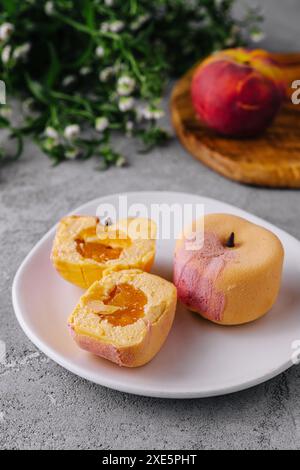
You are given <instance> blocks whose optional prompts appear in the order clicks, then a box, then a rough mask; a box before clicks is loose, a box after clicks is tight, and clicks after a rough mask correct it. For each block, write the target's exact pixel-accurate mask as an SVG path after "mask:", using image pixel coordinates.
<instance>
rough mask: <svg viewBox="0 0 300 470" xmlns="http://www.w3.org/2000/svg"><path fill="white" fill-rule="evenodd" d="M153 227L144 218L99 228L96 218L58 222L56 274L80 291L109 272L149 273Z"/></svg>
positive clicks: (72, 217)
mask: <svg viewBox="0 0 300 470" xmlns="http://www.w3.org/2000/svg"><path fill="white" fill-rule="evenodd" d="M155 238H156V225H155V223H154V222H153V221H151V220H149V219H143V218H132V219H122V220H120V221H119V222H117V223H116V224H113V225H105V224H101V223H100V221H99V219H98V218H97V217H93V216H78V215H72V216H67V217H64V218H63V219H61V221H60V222H59V224H58V227H57V231H56V236H55V240H54V243H53V248H52V253H51V260H52V263H53V265H54V267H55V268H56V270H57V271H58V272H59V274H60V275H61V276H62V277H63V278H64V279H66V280H67V281H69V282H71V283H72V284H76V285H77V286H79V287H82V288H83V289H86V288H88V287H89V286H90V285H91V284H92V283H93V282H95V281H96V280H99V279H101V277H102V276H103V275H104V274H105V273H106V272H109V271H120V270H123V269H134V268H135V269H141V270H143V271H149V270H150V269H151V266H152V264H153V261H154V257H155Z"/></svg>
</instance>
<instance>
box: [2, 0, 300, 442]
mask: <svg viewBox="0 0 300 470" xmlns="http://www.w3.org/2000/svg"><path fill="white" fill-rule="evenodd" d="M263 3H264V4H265V5H266V12H267V14H268V22H267V30H268V32H270V33H271V42H270V47H272V48H273V49H274V48H276V47H275V43H274V41H277V42H276V44H277V46H278V47H277V48H278V49H280V48H281V47H282V48H283V49H286V48H288V47H291V48H292V47H294V48H298V49H299V50H300V45H299V44H298V46H297V47H295V44H294V42H293V41H294V40H295V41H296V40H297V41H299V37H298V34H296V33H297V32H298V19H299V15H300V5H299V2H297V0H294V1H286V2H280V1H272V2H271V1H270V0H269V1H265V2H263ZM283 3H284V5H283ZM279 24H280V25H281V27H280V30H279V29H278V25H279ZM278 38H279V39H278ZM266 45H268V39H266ZM116 143H117V145H118V146H119V148H121V149H122V150H123V151H124V152H125V153H126V154H127V155H128V156H129V161H130V167H129V168H126V169H125V168H124V169H118V168H113V169H111V170H110V171H109V172H106V173H100V172H97V171H95V167H96V162H95V160H91V161H88V162H86V163H83V164H82V163H78V162H72V163H68V164H63V165H61V166H59V167H58V168H54V169H53V168H51V167H50V165H49V161H48V160H47V158H46V157H45V156H43V155H42V154H41V153H39V151H38V150H37V149H36V147H35V146H34V145H33V144H31V143H28V145H27V147H26V153H25V155H24V158H23V159H22V160H21V161H20V162H18V163H16V164H14V165H12V166H9V167H6V168H5V169H4V170H3V171H2V173H1V183H0V234H1V258H0V259H1V271H0V273H1V274H0V294H1V295H0V298H1V301H0V339H1V340H2V341H5V342H6V345H7V353H8V357H7V363H6V364H5V365H0V448H5V449H11V448H21V449H24V448H26V449H40V448H42V449H55V448H72V449H73V448H74V449H78V448H84V449H86V448H90V449H170V448H171V449H216V448H217V449H218V448H225V449H275V448H278V449H300V394H299V389H300V368H299V367H296V366H295V367H293V368H292V369H290V370H289V371H288V372H286V373H284V374H282V375H280V376H279V377H277V378H275V379H273V380H271V381H269V382H267V383H265V384H263V385H260V386H257V387H255V388H253V389H250V390H247V391H243V392H240V393H236V394H234V395H230V396H224V397H218V398H210V399H204V400H203V399H202V400H190V401H180V400H163V399H150V398H143V397H137V396H131V395H127V394H124V393H119V392H115V391H111V390H108V389H106V388H104V387H100V386H97V385H94V384H92V383H89V382H87V381H85V380H82V379H80V378H78V377H76V376H75V375H73V374H71V373H69V372H67V371H66V370H64V369H62V368H61V367H60V366H58V365H57V364H55V363H54V362H52V361H51V360H49V359H47V358H46V357H45V356H44V355H43V354H42V353H39V352H38V351H37V350H36V348H35V347H34V346H33V344H32V343H31V342H30V341H29V340H28V339H27V338H26V337H25V335H24V334H23V332H22V331H21V329H20V327H19V326H18V324H17V321H16V319H15V317H14V313H13V309H12V305H11V284H12V280H13V276H14V273H15V272H16V270H17V268H18V266H19V264H20V263H21V261H22V260H23V258H24V257H25V255H26V254H27V253H28V251H29V250H30V249H31V248H32V246H33V245H34V244H35V243H36V242H37V241H38V240H39V238H40V237H41V236H42V235H43V234H44V233H45V231H47V230H48V229H49V228H50V227H51V226H52V225H53V224H54V223H55V222H56V221H57V220H58V219H59V217H61V216H62V215H64V214H65V213H66V212H68V211H70V210H71V209H73V208H74V207H76V206H78V205H79V204H82V203H84V202H86V201H87V200H89V199H92V198H95V197H98V196H102V195H105V194H108V193H112V192H119V191H127V190H145V189H157V190H162V189H170V190H178V191H189V192H195V193H197V194H201V195H205V196H210V197H214V198H218V199H221V200H224V201H226V202H229V203H232V204H236V205H238V206H240V207H242V208H244V209H246V210H249V211H252V212H253V213H255V214H257V215H258V216H260V217H264V218H266V219H267V220H269V221H270V222H272V223H274V224H277V225H278V226H279V227H281V228H283V229H285V230H287V231H288V232H290V233H291V234H293V235H294V236H296V237H297V238H299V239H300V223H299V220H300V217H299V215H300V213H299V212H300V209H299V192H297V191H288V190H286V191H285V190H266V189H255V188H251V187H247V186H241V185H238V184H235V183H233V182H230V181H228V180H225V179H223V178H222V177H220V176H218V175H217V174H215V173H213V172H212V171H210V170H208V169H207V168H205V167H203V166H201V165H200V164H199V163H197V162H196V161H194V160H193V159H192V158H191V157H190V156H189V155H188V154H187V153H186V152H185V151H184V150H183V149H182V148H181V146H180V145H179V144H178V143H177V142H176V141H174V142H173V143H172V144H171V145H169V146H168V147H167V148H165V149H160V150H155V151H153V152H152V153H151V154H149V155H139V154H137V152H136V149H135V147H134V146H133V144H132V142H126V141H118V142H116ZM287 314H288V312H287Z"/></svg>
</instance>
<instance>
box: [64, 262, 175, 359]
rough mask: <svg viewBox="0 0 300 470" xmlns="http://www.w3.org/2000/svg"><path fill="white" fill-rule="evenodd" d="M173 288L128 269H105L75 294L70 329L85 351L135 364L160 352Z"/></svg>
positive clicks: (170, 320) (169, 318) (171, 307)
mask: <svg viewBox="0 0 300 470" xmlns="http://www.w3.org/2000/svg"><path fill="white" fill-rule="evenodd" d="M176 302H177V292H176V288H175V286H174V285H173V284H172V283H171V282H168V281H166V280H165V279H162V278H161V277H159V276H155V275H153V274H149V273H147V272H143V271H140V270H135V269H130V270H125V271H119V272H110V273H109V274H107V275H106V276H104V277H102V279H101V280H99V281H96V282H95V283H94V284H93V285H92V286H91V287H90V288H89V289H88V290H87V292H86V293H85V294H84V295H83V296H82V297H81V298H80V300H79V302H78V304H77V306H76V307H75V309H74V311H73V313H72V314H71V316H70V318H69V328H70V332H71V334H72V336H73V338H74V340H75V341H76V343H77V344H78V345H79V346H80V347H81V348H82V349H85V350H86V351H89V352H90V353H93V354H95V355H97V356H100V357H103V358H105V359H108V360H109V361H112V362H115V363H116V364H118V365H120V366H126V367H138V366H141V365H143V364H146V363H147V362H149V361H150V360H151V359H152V358H153V357H154V356H155V355H156V354H157V353H158V351H159V350H160V348H161V347H162V345H163V343H164V341H165V339H166V338H167V336H168V333H169V331H170V328H171V326H172V323H173V319H174V314H175V309H176Z"/></svg>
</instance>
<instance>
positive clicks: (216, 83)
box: [191, 58, 283, 137]
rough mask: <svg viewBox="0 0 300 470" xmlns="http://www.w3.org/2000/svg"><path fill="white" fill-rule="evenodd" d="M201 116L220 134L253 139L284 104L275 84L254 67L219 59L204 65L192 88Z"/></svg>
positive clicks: (201, 118) (195, 106)
mask: <svg viewBox="0 0 300 470" xmlns="http://www.w3.org/2000/svg"><path fill="white" fill-rule="evenodd" d="M191 95H192V102H193V106H194V109H195V112H196V114H197V116H198V117H199V118H200V120H201V121H202V122H204V123H205V124H206V125H207V126H208V127H210V128H211V129H213V130H215V131H216V132H218V133H220V134H222V135H225V136H232V137H252V136H255V135H257V134H259V133H261V132H263V131H264V130H265V129H266V128H267V127H268V126H269V125H270V124H271V122H272V120H273V118H274V117H275V115H276V114H277V112H278V111H279V108H280V106H281V103H282V101H283V94H282V89H281V88H280V86H278V84H277V83H276V81H275V80H273V79H272V78H269V77H267V76H264V75H263V74H262V73H261V72H260V71H259V70H255V69H254V68H253V67H252V66H251V65H248V64H245V63H239V62H235V61H234V60H232V59H229V60H228V59H226V58H224V59H221V58H220V59H219V60H214V61H211V62H208V63H206V64H204V65H202V66H201V65H200V66H199V67H198V69H196V72H195V73H194V76H193V80H192V85H191Z"/></svg>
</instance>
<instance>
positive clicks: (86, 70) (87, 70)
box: [79, 67, 91, 76]
mask: <svg viewBox="0 0 300 470" xmlns="http://www.w3.org/2000/svg"><path fill="white" fill-rule="evenodd" d="M90 72H91V68H90V67H81V69H80V70H79V73H80V75H83V76H84V75H88V74H89V73H90Z"/></svg>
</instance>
